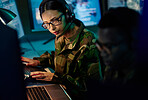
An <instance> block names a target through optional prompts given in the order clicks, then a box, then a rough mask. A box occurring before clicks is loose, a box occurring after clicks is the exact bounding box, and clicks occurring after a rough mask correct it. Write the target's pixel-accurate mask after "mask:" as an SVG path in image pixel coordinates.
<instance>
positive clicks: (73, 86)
mask: <svg viewBox="0 0 148 100" xmlns="http://www.w3.org/2000/svg"><path fill="white" fill-rule="evenodd" d="M73 37H76V38H75V39H74V40H73V41H72V42H71V41H70V40H68V39H66V38H65V37H64V36H61V37H60V38H58V39H57V38H56V39H55V57H54V65H55V75H54V77H53V80H52V81H54V82H57V83H61V84H64V85H65V86H66V88H67V90H70V91H71V92H73V93H74V92H75V93H81V92H85V91H86V90H87V88H86V80H87V78H88V76H89V75H91V74H92V73H91V72H90V71H89V72H88V69H89V68H90V65H92V64H93V63H98V62H99V57H98V50H97V48H96V46H95V44H94V42H93V41H95V38H94V35H93V33H92V32H91V31H89V30H87V29H85V28H84V25H83V24H82V23H81V25H80V27H79V29H78V30H77V31H76V34H75V36H73ZM45 55H48V56H45ZM42 57H44V58H50V54H48V53H47V52H46V54H43V55H42ZM39 60H40V61H41V65H44V66H45V63H47V62H51V61H50V60H49V61H47V59H46V60H45V59H42V58H40V59H39ZM48 64H49V63H48ZM99 67H101V66H100V65H98V66H97V69H98V70H99ZM95 69H96V68H95ZM79 95H81V94H79Z"/></svg>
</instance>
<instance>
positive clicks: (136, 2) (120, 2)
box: [107, 0, 144, 13]
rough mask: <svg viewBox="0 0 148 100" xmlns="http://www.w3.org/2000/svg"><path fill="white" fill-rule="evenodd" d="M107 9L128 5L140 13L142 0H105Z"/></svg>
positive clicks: (142, 4)
mask: <svg viewBox="0 0 148 100" xmlns="http://www.w3.org/2000/svg"><path fill="white" fill-rule="evenodd" d="M107 5H108V9H109V8H115V7H128V8H131V9H134V10H136V11H138V12H139V13H142V10H143V6H144V0H107Z"/></svg>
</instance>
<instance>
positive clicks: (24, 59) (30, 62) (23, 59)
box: [21, 57, 40, 66]
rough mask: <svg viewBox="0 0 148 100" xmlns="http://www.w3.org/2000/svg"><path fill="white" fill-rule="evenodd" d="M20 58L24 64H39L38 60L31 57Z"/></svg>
mask: <svg viewBox="0 0 148 100" xmlns="http://www.w3.org/2000/svg"><path fill="white" fill-rule="evenodd" d="M21 60H22V61H24V62H26V63H25V64H26V66H38V65H40V61H38V60H33V59H30V58H26V57H21Z"/></svg>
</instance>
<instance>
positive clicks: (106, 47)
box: [96, 40, 124, 52]
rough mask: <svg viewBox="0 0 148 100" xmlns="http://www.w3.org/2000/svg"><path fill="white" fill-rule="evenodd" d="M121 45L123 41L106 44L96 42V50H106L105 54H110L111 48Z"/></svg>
mask: <svg viewBox="0 0 148 100" xmlns="http://www.w3.org/2000/svg"><path fill="white" fill-rule="evenodd" d="M121 44H124V41H120V42H118V43H114V44H113V43H107V44H103V43H100V42H99V41H98V40H97V41H96V46H97V48H98V49H99V50H100V51H102V50H106V51H107V52H110V51H111V50H112V49H113V48H115V47H118V46H120V45H121Z"/></svg>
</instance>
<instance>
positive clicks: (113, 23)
mask: <svg viewBox="0 0 148 100" xmlns="http://www.w3.org/2000/svg"><path fill="white" fill-rule="evenodd" d="M139 17H140V14H139V13H138V12H137V11H135V10H132V9H129V8H127V7H118V8H110V9H109V10H108V11H107V12H105V13H104V15H103V16H102V18H101V20H100V22H99V24H98V26H99V27H100V28H107V27H119V28H124V30H127V31H130V29H132V28H133V27H135V26H137V25H138V21H139Z"/></svg>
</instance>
